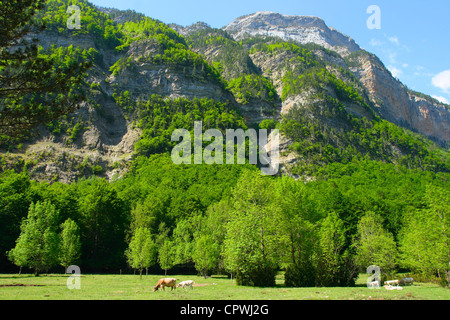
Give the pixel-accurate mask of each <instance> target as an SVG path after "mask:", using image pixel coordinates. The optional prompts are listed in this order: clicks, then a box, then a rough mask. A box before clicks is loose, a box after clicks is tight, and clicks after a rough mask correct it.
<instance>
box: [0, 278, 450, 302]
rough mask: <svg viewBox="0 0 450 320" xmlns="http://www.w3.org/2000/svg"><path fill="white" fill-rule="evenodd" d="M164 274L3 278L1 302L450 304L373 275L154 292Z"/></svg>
mask: <svg viewBox="0 0 450 320" xmlns="http://www.w3.org/2000/svg"><path fill="white" fill-rule="evenodd" d="M161 277H163V276H159V275H147V276H146V275H144V276H143V277H142V280H140V278H139V275H128V274H127V275H95V274H86V275H82V276H81V288H80V289H72V290H69V289H68V287H67V285H66V284H67V279H68V278H69V275H58V274H49V275H41V276H38V277H36V276H34V275H29V274H23V275H18V274H2V275H0V300H371V299H372V300H450V290H449V289H445V288H442V287H439V286H438V285H434V284H429V283H415V284H414V285H412V286H405V287H403V290H393V291H388V290H386V289H385V288H384V287H381V288H380V289H378V290H377V289H368V288H367V287H366V285H365V282H366V279H367V278H366V277H367V275H361V276H360V277H359V279H358V282H357V286H356V287H352V288H288V287H285V286H284V285H283V279H282V275H279V276H278V277H277V286H276V287H270V288H269V287H245V286H236V284H235V282H234V280H231V279H229V278H227V277H224V276H212V277H211V278H207V279H204V278H202V277H199V276H189V275H188V276H186V275H175V276H172V275H170V276H168V277H175V278H177V282H180V281H183V280H194V281H195V285H194V288H193V289H192V290H183V289H182V288H178V289H176V290H174V291H171V290H170V288H169V289H166V290H165V291H158V292H153V286H154V285H155V284H156V282H157V281H158V279H160V278H161Z"/></svg>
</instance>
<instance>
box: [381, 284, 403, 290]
mask: <svg viewBox="0 0 450 320" xmlns="http://www.w3.org/2000/svg"><path fill="white" fill-rule="evenodd" d="M384 287H385V288H386V290H403V288H402V287H399V286H396V287H394V286H391V285H390V284H388V285H387V286H384Z"/></svg>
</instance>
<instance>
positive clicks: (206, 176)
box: [0, 155, 450, 286]
mask: <svg viewBox="0 0 450 320" xmlns="http://www.w3.org/2000/svg"><path fill="white" fill-rule="evenodd" d="M320 173H321V174H320V175H319V176H320V177H319V178H318V179H317V180H316V181H312V182H309V183H306V184H305V183H303V182H301V181H296V180H295V179H293V178H288V177H283V178H273V177H264V176H261V175H260V172H259V170H257V168H255V167H253V166H249V165H221V166H217V165H212V166H210V165H174V164H173V163H172V161H171V159H170V157H169V155H157V156H151V157H150V158H145V157H139V158H137V159H136V161H135V162H134V165H133V168H132V170H131V172H130V173H129V174H128V175H127V176H126V177H125V178H124V179H120V180H117V181H115V182H112V183H108V182H107V181H105V180H104V179H100V178H91V179H88V180H80V181H79V182H77V183H73V184H71V185H65V184H61V183H53V184H48V183H45V182H41V183H38V182H36V181H30V179H29V178H28V177H27V175H26V174H25V173H14V172H11V171H8V172H4V173H3V174H2V175H1V177H0V193H1V198H0V199H1V200H0V204H1V206H0V211H1V215H0V217H1V222H0V228H1V230H0V234H1V236H2V239H1V242H0V245H1V248H0V249H1V251H2V253H3V254H2V258H1V265H2V267H1V268H2V270H3V271H6V270H11V262H13V263H14V264H16V265H17V266H21V267H29V268H33V269H35V271H36V272H46V271H48V270H55V266H57V265H58V264H60V265H61V266H64V267H66V266H67V265H68V264H77V265H79V266H80V267H81V268H82V270H85V272H89V271H97V272H98V271H102V272H118V270H119V269H122V270H126V268H127V266H128V267H132V268H135V269H138V270H141V272H142V270H145V269H146V268H149V267H152V266H153V267H156V266H157V267H159V268H161V269H163V270H166V271H168V272H170V269H171V268H173V267H174V266H178V267H180V266H184V267H187V266H191V267H195V268H196V270H197V271H198V272H199V273H200V274H202V275H207V274H211V273H213V272H219V273H228V274H230V273H231V274H233V276H234V277H236V279H237V281H238V284H242V285H274V283H275V282H274V281H275V274H276V272H277V271H279V270H285V271H286V273H285V279H286V285H290V286H351V285H354V283H355V280H356V277H357V276H358V274H359V272H361V271H365V269H366V268H367V267H368V266H369V265H378V266H379V267H380V268H381V271H382V272H383V275H384V276H386V275H392V274H393V273H395V272H397V271H398V270H403V271H405V270H407V271H410V272H414V273H418V274H421V275H425V276H426V277H428V278H429V279H438V280H440V281H441V282H442V283H446V281H447V275H448V271H449V270H448V262H449V259H448V254H447V253H448V250H449V249H450V248H449V246H448V243H449V242H448V241H449V236H450V235H449V234H448V231H446V230H448V227H449V220H448V213H449V212H450V210H449V209H450V208H449V204H448V203H449V202H448V199H450V190H449V185H450V184H449V175H448V174H447V173H438V174H434V173H431V172H429V171H422V170H410V169H406V168H404V167H402V166H396V165H393V164H385V163H381V162H374V161H368V160H365V161H359V162H357V161H354V162H351V163H349V164H346V165H344V164H337V163H336V164H332V165H329V166H326V167H324V168H323V169H322V170H321V171H320ZM67 239H75V240H71V241H68V240H67ZM77 239H79V240H77ZM29 246H31V247H29ZM74 248H75V249H74ZM76 248H79V249H76Z"/></svg>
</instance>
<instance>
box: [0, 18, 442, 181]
mask: <svg viewBox="0 0 450 320" xmlns="http://www.w3.org/2000/svg"><path fill="white" fill-rule="evenodd" d="M171 26H172V27H173V28H174V29H175V30H176V31H178V32H179V33H181V34H183V35H184V36H185V37H186V39H188V38H189V36H190V35H192V34H195V33H197V35H198V34H199V33H200V34H203V35H202V36H200V38H202V37H204V38H202V39H200V40H205V41H204V42H202V41H199V42H198V46H193V44H192V42H190V43H189V44H188V45H189V49H190V50H191V51H194V52H196V53H197V54H199V55H201V56H202V57H204V58H205V59H206V61H208V63H209V64H210V65H214V66H216V67H218V69H220V70H221V75H222V77H223V78H224V79H225V80H226V81H231V80H233V79H235V78H239V77H241V76H242V75H254V76H256V77H260V78H265V79H269V80H270V82H271V84H272V85H273V88H274V89H275V91H276V93H277V96H276V97H275V98H274V99H273V100H271V101H267V100H264V99H260V98H258V97H256V96H254V97H252V98H251V99H250V101H249V102H248V103H245V104H244V103H241V102H240V101H239V99H237V98H236V97H235V96H234V94H233V93H232V92H231V91H230V90H229V88H226V85H225V86H224V84H223V83H220V81H218V80H217V79H211V78H208V77H207V76H206V75H205V73H204V72H203V71H202V70H201V69H199V67H197V68H195V67H193V66H192V65H189V64H175V65H173V64H172V65H171V64H168V63H164V62H163V61H162V62H160V63H159V62H158V63H155V61H157V60H155V59H154V58H155V56H156V55H161V54H162V53H164V50H165V48H163V47H161V45H160V44H158V42H157V41H154V39H152V38H149V39H139V40H137V41H134V42H131V43H130V45H129V46H128V48H127V49H126V50H124V51H120V52H118V51H116V50H114V49H104V48H98V47H97V46H96V43H95V41H94V40H93V38H92V37H91V36H90V35H81V36H77V37H71V36H63V35H57V34H53V33H49V32H45V33H43V34H40V35H39V43H40V45H42V46H43V47H44V48H49V47H51V46H52V45H56V46H63V47H67V46H70V45H73V46H74V47H76V46H78V47H80V48H83V49H89V48H96V49H98V51H99V56H100V57H101V61H97V62H96V63H95V65H94V67H93V68H92V70H91V71H90V72H89V75H88V79H87V82H88V83H92V84H93V85H91V86H90V88H88V89H87V90H89V94H88V97H89V98H88V99H87V101H85V102H84V103H82V104H81V105H80V108H79V110H78V111H77V112H76V113H75V114H73V115H69V117H68V118H67V119H66V120H65V121H66V122H67V123H68V124H69V125H68V127H70V128H73V127H74V126H75V125H78V126H79V129H78V130H79V131H78V133H77V134H75V133H74V130H72V129H70V130H71V131H69V132H66V133H64V134H58V133H55V131H54V130H53V131H52V130H51V129H49V128H48V127H45V126H44V127H42V128H40V130H39V133H40V137H38V138H36V139H34V140H32V141H28V142H24V144H23V147H22V148H21V150H19V151H18V152H11V153H9V154H8V155H6V156H5V158H3V160H5V159H6V160H5V161H6V162H9V163H10V164H12V165H11V166H12V167H14V166H16V164H17V165H19V164H22V165H23V164H25V166H27V168H28V169H29V171H30V172H31V175H32V176H33V177H34V178H36V179H39V180H59V181H62V182H72V181H75V180H77V179H79V178H81V177H87V176H90V175H92V174H93V173H94V174H97V175H101V176H105V177H107V178H109V179H112V178H113V177H114V176H115V175H116V176H120V175H121V174H123V172H125V171H126V170H127V165H128V163H129V160H130V159H131V158H132V155H133V152H134V146H135V143H136V142H138V141H139V139H140V138H141V135H142V131H141V130H140V129H139V128H138V126H137V125H136V122H138V121H139V119H133V118H130V117H129V111H127V110H125V108H124V106H123V105H121V103H119V102H118V100H117V96H118V95H121V94H122V93H124V92H128V94H129V96H130V97H132V99H133V100H134V101H139V100H140V101H146V100H148V98H149V97H150V96H151V95H152V94H157V95H161V96H163V97H165V98H169V99H172V98H178V97H184V98H187V99H193V98H207V99H215V100H225V101H228V102H230V103H231V104H232V105H233V106H235V107H236V108H238V109H239V110H240V112H241V114H242V116H243V117H244V118H245V120H246V122H247V123H248V124H255V125H258V123H259V122H261V121H262V120H264V119H276V120H279V119H280V118H281V117H283V116H284V115H286V114H288V113H289V112H290V110H295V109H299V110H303V111H304V118H305V119H308V121H310V122H313V121H315V123H316V127H317V126H318V124H317V123H320V125H321V126H326V127H329V128H333V130H334V129H335V130H336V131H331V133H330V138H329V139H330V140H333V139H334V138H335V136H334V132H337V131H339V130H340V131H346V130H351V128H349V127H348V126H347V127H346V125H345V124H344V123H343V122H342V121H341V120H340V119H338V118H336V114H335V113H334V111H333V110H332V109H333V107H332V106H327V102H326V97H331V98H333V99H336V98H337V95H336V92H335V90H333V89H332V88H325V90H326V94H325V95H326V97H324V96H318V92H317V91H315V89H314V88H310V87H308V88H304V89H302V90H301V91H300V93H297V94H295V95H290V96H288V97H287V98H286V99H283V100H282V99H281V98H280V97H281V96H282V94H283V90H284V86H285V84H286V83H285V81H284V76H285V75H286V73H287V72H289V71H293V70H294V69H296V68H297V69H298V70H303V68H305V70H306V69H307V68H309V66H306V65H305V60H304V59H303V60H302V59H300V60H298V59H297V58H299V55H298V52H294V51H292V50H285V49H282V50H278V51H276V52H265V51H264V50H255V51H254V52H252V53H249V51H248V49H249V47H245V46H243V45H241V44H239V43H238V42H237V41H236V40H239V39H243V38H245V37H249V36H271V37H279V38H281V39H283V40H293V41H296V42H299V43H301V44H306V43H315V44H318V45H320V46H322V47H324V48H326V49H329V50H325V49H323V48H321V47H314V46H313V47H312V49H311V48H310V50H312V53H313V57H312V59H315V61H316V62H319V63H320V66H321V67H323V68H325V69H326V70H327V71H329V72H330V73H332V74H333V75H335V76H336V77H337V78H339V79H343V80H344V82H346V83H350V84H351V85H352V86H353V87H355V88H356V90H357V91H358V93H359V94H360V95H361V96H362V98H363V99H364V103H365V104H366V105H367V106H369V105H370V108H369V107H364V105H361V104H359V105H358V104H354V103H351V102H349V101H345V112H347V113H349V114H352V115H354V116H357V117H366V118H367V119H372V118H373V112H372V110H371V109H374V110H375V112H376V114H378V115H379V116H380V117H382V118H384V119H386V120H388V121H391V122H394V123H396V124H398V125H401V126H404V127H406V128H409V129H412V130H414V131H416V132H419V133H421V134H423V135H426V136H428V137H430V138H432V139H434V140H436V141H439V142H442V143H449V142H450V126H449V124H450V110H449V107H448V106H446V105H443V104H440V103H439V102H437V101H436V100H434V99H432V98H430V97H427V96H425V95H421V94H419V93H414V92H411V91H410V90H408V89H407V88H406V87H405V86H404V85H402V84H401V83H400V82H399V81H398V80H396V79H395V78H394V77H393V76H392V75H391V73H390V72H389V71H388V70H387V69H386V68H385V66H384V65H383V63H382V62H381V61H380V60H379V59H378V58H377V57H376V56H374V55H372V54H370V53H368V52H365V51H363V50H361V49H360V48H359V46H358V45H357V44H356V43H355V42H354V41H353V40H352V39H351V38H349V37H347V36H345V35H343V34H341V33H339V32H337V31H336V30H334V29H332V28H329V27H328V26H326V24H325V23H324V21H323V20H321V19H320V18H316V17H304V16H285V15H281V14H277V13H272V12H257V13H255V14H252V15H248V16H244V17H240V18H238V19H236V20H234V21H232V22H231V23H230V24H229V25H228V26H226V27H224V28H223V30H215V31H214V30H212V29H211V28H210V27H209V26H208V25H206V24H204V23H197V24H194V25H192V26H188V27H181V26H177V25H171ZM216 31H217V32H216ZM224 31H226V32H227V33H228V34H227V33H225V32H224ZM211 35H213V36H212V37H210V36H211ZM206 40H207V41H206ZM187 41H188V42H189V40H187ZM300 58H301V57H300ZM120 61H123V62H124V63H123V65H122V67H121V68H120V70H119V71H117V72H113V71H112V69H111V67H113V66H114V65H115V64H116V63H117V62H120ZM303 111H302V112H303ZM127 112H128V114H127ZM305 121H306V120H305ZM311 132H314V131H311ZM308 135H309V133H308ZM280 139H281V140H280V148H281V162H282V165H283V166H285V167H288V166H290V165H293V164H295V163H297V162H299V161H302V158H301V157H299V156H298V155H296V154H295V152H292V150H291V146H292V144H293V142H292V141H291V140H290V139H287V138H286V137H280ZM320 152H322V151H320ZM5 153H6V152H2V154H3V155H4V154H5ZM306 160H307V159H306ZM11 166H10V167H11ZM17 169H19V170H21V169H22V167H20V166H17Z"/></svg>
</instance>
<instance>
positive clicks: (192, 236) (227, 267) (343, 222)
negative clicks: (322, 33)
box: [0, 0, 450, 287]
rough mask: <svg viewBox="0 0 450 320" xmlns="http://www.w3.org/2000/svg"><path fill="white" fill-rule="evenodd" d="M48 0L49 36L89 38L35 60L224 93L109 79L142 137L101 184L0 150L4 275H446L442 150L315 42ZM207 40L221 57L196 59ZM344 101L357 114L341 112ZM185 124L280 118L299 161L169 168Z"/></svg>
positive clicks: (245, 279)
mask: <svg viewBox="0 0 450 320" xmlns="http://www.w3.org/2000/svg"><path fill="white" fill-rule="evenodd" d="M47 3H48V4H47V7H46V9H45V10H43V11H42V12H40V13H39V14H37V15H36V17H35V19H37V20H39V21H43V22H45V23H46V24H47V32H52V33H57V34H58V35H60V36H67V35H68V34H69V32H71V33H70V36H71V37H74V39H77V38H80V37H85V36H88V37H93V39H95V48H91V49H89V50H86V49H80V48H78V47H75V46H69V47H64V48H62V47H56V46H52V47H50V48H47V49H45V50H44V49H43V48H42V47H41V48H39V49H38V53H39V56H40V57H41V58H42V59H48V60H51V61H52V63H54V64H55V65H56V66H60V67H61V68H63V67H67V68H68V67H69V66H71V65H73V64H80V63H81V62H82V61H83V62H88V64H89V65H90V66H91V69H90V70H89V71H87V73H89V72H98V70H99V68H100V66H102V67H105V66H106V65H107V63H106V62H105V61H107V59H105V56H108V55H113V54H117V55H120V54H123V55H122V56H121V58H120V59H117V61H114V63H111V64H110V65H107V66H106V69H107V70H109V72H110V75H112V76H114V77H119V76H120V75H121V73H123V72H124V71H125V70H127V69H132V68H136V65H137V64H138V63H143V62H148V63H150V64H152V65H155V66H159V65H164V66H166V67H167V68H168V69H171V70H186V72H187V73H189V74H190V75H191V76H192V77H196V78H197V79H200V80H201V81H205V82H206V81H210V82H212V83H215V84H219V85H220V87H221V88H222V89H223V90H225V91H226V92H228V93H229V94H230V97H234V100H233V101H227V100H225V101H222V100H214V99H207V98H201V97H199V98H193V99H188V98H185V97H177V98H168V97H165V96H162V95H157V94H152V95H150V96H149V97H146V99H137V98H135V97H133V95H132V94H131V93H130V91H128V90H122V89H121V88H117V87H113V89H112V90H111V91H112V92H113V93H112V94H111V99H112V100H113V101H114V103H116V104H117V105H118V106H119V107H120V108H121V111H122V112H123V114H124V116H125V117H126V119H127V121H129V122H130V123H132V125H133V126H134V127H136V128H139V129H140V130H141V132H142V134H141V136H140V138H139V140H138V141H137V142H136V144H135V145H134V153H133V156H132V158H131V160H130V161H129V163H127V164H126V165H127V166H128V168H129V170H128V172H127V173H126V174H125V175H124V176H123V177H116V178H113V179H111V180H108V179H106V177H105V176H104V175H102V172H103V168H102V167H97V168H96V167H93V168H92V174H91V177H89V178H82V179H78V180H77V181H76V182H73V183H70V184H65V183H61V182H58V181H51V182H47V181H37V180H34V179H33V178H32V177H30V176H31V174H30V172H29V171H28V170H27V166H26V165H24V166H22V167H20V169H17V168H16V169H15V170H13V169H8V168H7V166H6V164H7V160H6V156H5V157H3V156H2V157H1V158H0V165H1V170H0V272H17V271H18V270H19V268H20V270H22V268H23V270H26V271H32V272H35V273H36V274H39V273H44V272H64V268H66V267H67V266H69V265H71V264H76V265H79V266H80V267H81V270H82V272H84V273H89V272H111V273H118V272H132V270H133V269H134V270H139V271H140V272H141V273H142V272H143V270H144V269H148V268H150V269H151V270H152V271H154V272H167V273H170V272H171V270H173V269H176V268H178V270H180V269H183V270H184V271H191V272H192V271H193V270H196V272H198V273H200V274H202V275H205V276H206V275H209V274H212V273H222V274H229V275H231V274H232V275H233V277H235V278H236V280H237V283H238V284H240V285H252V286H271V285H274V284H275V275H276V273H277V272H278V271H280V270H283V271H285V283H286V285H288V286H305V287H307V286H352V285H354V284H355V281H356V278H357V276H358V275H359V273H360V272H366V269H367V267H369V266H370V265H378V266H379V267H380V268H381V272H382V275H383V277H387V276H392V275H394V274H395V273H396V272H400V271H401V272H408V273H411V274H414V275H415V277H420V278H421V279H424V280H426V281H437V282H439V283H441V284H442V285H448V280H449V278H450V273H449V272H450V271H449V262H450V254H449V252H450V242H449V241H450V233H449V230H450V218H449V214H450V205H449V203H450V201H449V200H450V157H449V155H448V150H446V149H444V148H441V147H439V146H438V145H437V144H435V143H434V142H432V141H430V140H428V139H426V138H425V137H422V136H420V135H418V134H415V133H412V132H411V131H409V130H407V129H404V128H400V127H398V126H396V125H394V124H392V123H390V122H388V121H385V120H383V119H381V118H379V117H378V116H376V114H375V111H374V110H373V107H372V105H371V103H370V101H369V100H368V99H367V97H366V95H365V93H364V92H362V91H361V89H360V84H359V83H358V82H357V80H356V79H355V78H354V76H352V75H351V74H349V72H346V71H345V70H343V69H342V68H337V67H336V66H332V67H330V68H327V64H326V63H325V61H324V60H323V59H321V58H319V57H318V56H317V55H315V54H314V52H313V51H314V50H316V49H317V48H316V47H314V46H311V45H309V46H302V45H299V44H295V43H292V42H282V41H280V40H279V39H272V38H268V39H262V38H255V39H247V40H245V41H241V42H237V41H235V40H233V39H232V38H231V37H230V36H229V35H228V34H226V32H224V31H222V30H216V29H212V28H209V29H205V30H201V31H198V32H195V33H192V34H191V35H190V36H187V37H186V38H185V37H183V36H182V35H180V34H178V33H177V32H176V31H175V30H173V29H171V28H169V27H168V26H167V25H165V24H163V23H162V22H160V21H157V20H154V19H151V18H148V17H143V16H141V15H139V14H133V12H127V13H126V15H125V16H124V18H123V19H122V21H121V19H120V17H121V14H120V12H117V11H112V14H110V15H109V16H108V14H106V13H102V12H101V11H100V10H98V9H97V8H95V7H94V6H93V5H91V4H90V3H88V2H86V1H75V0H74V1H70V0H69V1H62V0H51V1H47ZM71 4H74V5H79V6H80V7H81V9H82V12H83V15H82V18H81V26H82V27H81V29H80V30H74V31H68V30H67V28H65V23H66V21H67V19H68V17H69V15H68V14H67V12H66V10H67V7H68V6H69V5H71ZM114 18H117V19H118V21H121V22H114V21H113V19H114ZM135 41H149V42H150V43H152V44H153V45H154V50H153V51H152V52H151V54H148V55H147V56H140V57H138V58H136V57H130V56H126V55H124V53H125V52H127V50H128V48H129V47H130V45H131V44H132V43H133V42H135ZM212 47H214V48H219V50H218V54H217V55H215V56H214V57H212V58H211V57H206V56H205V55H206V51H207V49H208V48H212ZM254 55H259V56H264V57H274V56H277V55H281V56H282V57H283V59H284V60H283V63H280V64H279V65H277V72H278V71H279V72H280V73H281V74H283V76H282V78H281V79H280V82H279V84H275V83H274V81H273V79H272V78H271V77H270V74H269V72H267V70H260V69H259V68H258V67H256V66H255V65H254V64H253V62H252V59H251V56H254ZM283 68H284V69H283ZM286 68H288V69H289V70H288V71H287V69H286ZM193 70H195V71H193ZM278 85H281V86H282V90H281V94H280V95H278V93H277V88H278V87H277V86H278ZM104 88H105V83H102V84H98V83H95V82H92V81H90V78H89V76H86V77H84V80H83V82H82V83H80V84H79V87H77V89H78V90H79V91H80V92H83V93H84V94H85V100H86V101H88V102H89V103H91V104H92V105H93V106H94V107H95V108H94V109H96V110H97V111H96V112H98V113H101V112H102V106H101V105H100V104H101V103H100V102H99V101H103V100H101V99H100V98H102V99H106V98H105V96H107V93H106V90H105V89H104ZM308 89H311V90H312V92H313V93H314V94H313V95H312V96H310V97H309V98H310V99H311V100H310V101H309V103H308V108H292V109H290V110H289V112H287V113H286V114H284V115H282V116H280V117H279V118H277V119H275V118H271V119H265V120H263V121H261V122H259V123H256V124H255V123H249V122H248V121H246V119H245V117H243V115H242V111H241V109H240V108H239V106H242V105H244V106H245V105H246V104H248V103H250V102H255V101H256V102H258V101H260V102H261V101H264V102H266V103H269V104H271V105H275V104H276V103H278V102H279V101H286V100H288V99H289V98H292V97H295V96H296V95H300V94H302V93H304V92H305V90H308ZM329 92H332V93H333V94H332V95H330V94H328V93H329ZM69 94H70V93H69ZM99 97H100V98H99ZM349 105H351V106H355V108H358V110H363V111H361V112H364V113H365V114H367V115H368V117H358V116H355V115H353V114H352V113H350V112H348V106H349ZM194 121H202V122H203V129H204V130H207V129H209V128H217V129H219V130H221V131H222V132H225V130H226V129H237V128H242V129H244V130H245V129H247V128H251V127H254V128H263V129H266V128H268V129H274V128H277V129H279V130H280V132H281V133H282V134H283V135H284V136H286V137H287V138H289V139H291V141H292V143H291V144H290V146H289V150H288V151H289V152H294V153H295V154H296V155H297V157H298V159H300V161H298V162H297V163H296V164H295V165H294V166H293V167H292V168H291V172H290V175H287V174H285V175H283V176H281V175H279V176H274V177H270V176H262V175H261V174H260V171H259V170H258V166H257V165H250V164H246V165H206V164H203V165H175V164H174V163H173V162H172V160H171V157H170V151H171V149H172V148H173V146H174V145H175V143H174V142H173V141H171V134H172V132H173V131H174V130H175V129H178V128H185V129H187V130H189V131H191V132H192V131H193V124H194ZM89 125H90V123H85V122H83V121H82V120H81V118H78V117H77V115H76V114H73V113H71V114H67V115H65V116H63V117H61V118H59V119H56V120H53V121H50V122H46V124H45V126H46V128H48V129H49V130H50V132H51V133H52V134H53V135H67V136H68V139H67V140H65V141H66V144H67V145H70V144H72V143H73V142H74V141H76V139H77V138H78V137H79V135H80V134H81V133H82V131H83V130H84V128H85V127H87V126H89ZM15 142H20V141H15ZM16 147H17V145H16V144H13V145H9V149H8V150H14V148H16ZM293 176H295V177H296V178H294V177H293Z"/></svg>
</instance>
